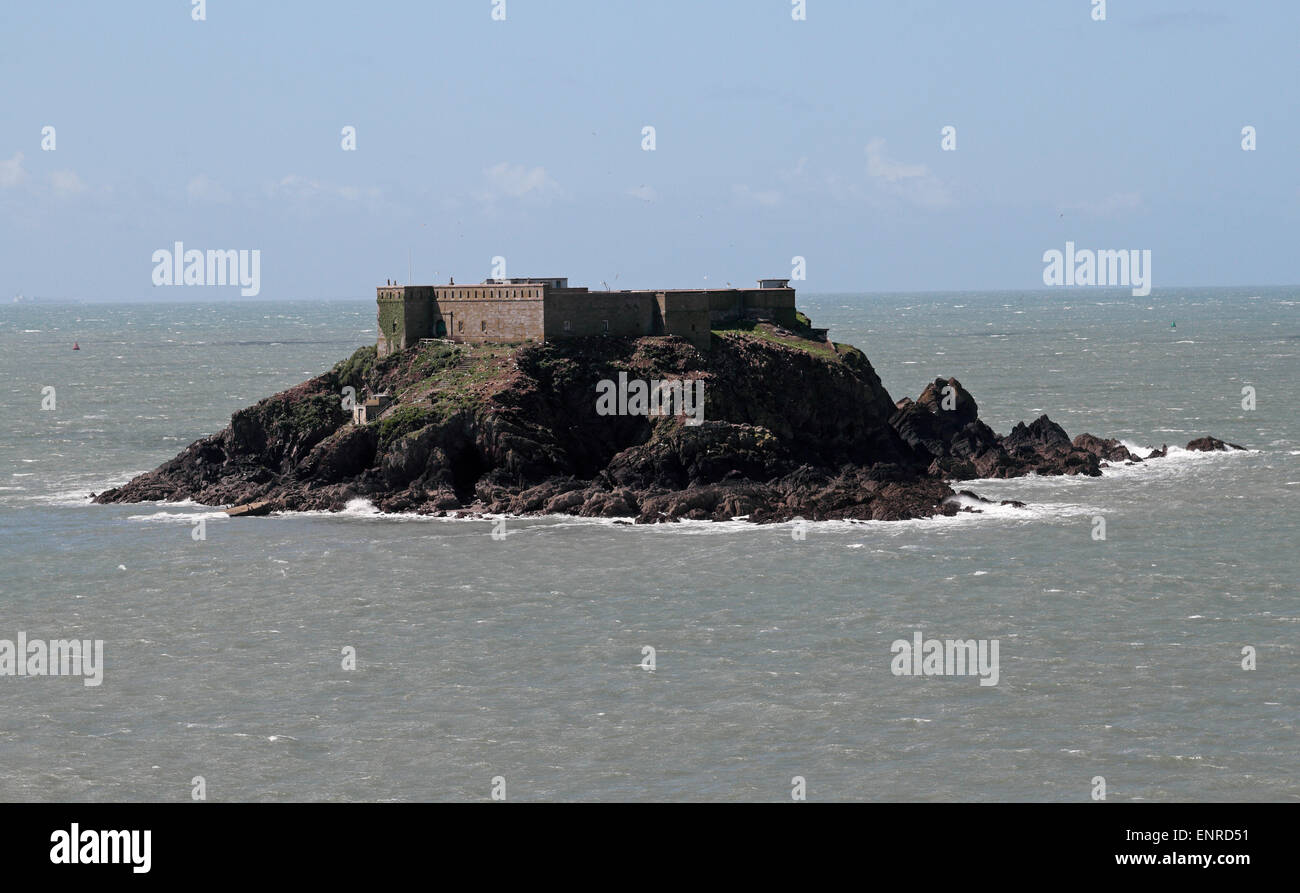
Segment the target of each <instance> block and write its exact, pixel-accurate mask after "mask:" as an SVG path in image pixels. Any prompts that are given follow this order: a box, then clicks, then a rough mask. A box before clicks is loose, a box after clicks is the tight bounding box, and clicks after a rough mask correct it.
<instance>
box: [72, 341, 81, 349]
mask: <svg viewBox="0 0 1300 893" xmlns="http://www.w3.org/2000/svg"><path fill="white" fill-rule="evenodd" d="M72 349H73V350H81V345H80V344H78V343H77V342H75V341H74V342H72Z"/></svg>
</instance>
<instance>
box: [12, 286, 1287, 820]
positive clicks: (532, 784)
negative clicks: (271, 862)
mask: <svg viewBox="0 0 1300 893" xmlns="http://www.w3.org/2000/svg"><path fill="white" fill-rule="evenodd" d="M1298 301H1300V289H1294V288H1292V289H1288V288H1264V287H1259V288H1240V289H1178V290H1174V289H1167V290H1159V289H1157V290H1155V291H1153V292H1152V294H1151V295H1149V296H1147V297H1143V298H1134V297H1132V296H1131V295H1130V294H1128V293H1127V292H1124V291H1110V290H1071V291H1064V290H1055V291H1051V292H1039V293H1034V292H996V293H994V292H987V293H960V294H917V295H897V294H895V295H873V294H851V295H850V294H838V295H801V296H800V306H801V308H802V309H804V310H805V312H807V313H808V314H809V316H811V317H812V319H813V322H814V324H815V325H819V326H829V327H830V330H831V337H832V338H833V339H834V340H836V341H839V342H846V343H851V344H854V345H856V346H858V347H860V348H862V349H863V350H864V351H865V352H866V353H867V355H868V356H869V357H870V359H871V361H872V363H873V364H874V366H875V368H876V370H877V372H878V373H879V374H880V376H881V378H882V380H883V382H884V384H885V386H886V387H887V388H888V389H889V391H890V393H891V395H892V396H893V397H894V398H895V399H899V398H901V397H904V396H912V397H915V396H916V395H917V394H919V393H920V391H921V390H922V388H923V387H924V386H925V384H926V383H927V382H928V381H932V380H933V379H934V378H935V377H936V376H943V377H945V378H946V377H948V376H956V377H957V378H958V379H960V381H961V383H962V384H963V385H964V386H965V387H966V388H967V389H969V390H970V392H971V393H972V394H973V395H974V396H975V398H976V399H977V401H978V402H979V405H980V414H981V416H982V418H983V419H984V420H985V421H987V422H988V423H989V424H990V425H992V426H993V428H994V429H996V430H998V431H999V432H1001V433H1005V432H1006V431H1007V430H1009V428H1010V427H1011V426H1012V425H1013V424H1014V423H1015V422H1017V421H1021V420H1024V421H1032V420H1033V419H1034V418H1036V417H1037V416H1039V415H1041V414H1042V413H1048V414H1049V415H1050V416H1051V417H1052V418H1053V419H1054V420H1056V421H1057V422H1059V423H1060V424H1061V425H1063V426H1064V427H1065V428H1066V430H1067V431H1068V432H1069V433H1070V434H1071V436H1073V435H1076V434H1079V433H1082V432H1084V431H1088V432H1091V433H1093V434H1097V435H1100V436H1107V437H1119V438H1121V439H1123V440H1124V441H1125V442H1126V443H1129V444H1130V445H1132V446H1134V447H1137V446H1140V447H1143V448H1146V447H1148V446H1155V447H1159V446H1160V445H1161V444H1164V443H1168V444H1169V445H1170V447H1171V449H1170V454H1169V457H1168V458H1167V459H1164V460H1160V461H1154V462H1150V463H1144V464H1141V465H1137V466H1132V467H1120V468H1114V469H1110V470H1108V471H1107V473H1106V474H1105V476H1103V477H1101V478H1077V477H1055V478H1023V479H1019V480H1010V481H973V482H967V483H964V484H962V485H960V486H964V487H969V488H971V489H973V490H975V491H977V492H978V493H979V494H981V495H982V496H985V497H988V498H992V499H998V500H1001V499H1015V500H1021V501H1023V502H1025V503H1026V504H1027V507H1026V508H1024V509H1016V508H1012V507H996V508H987V507H985V510H984V511H983V512H982V513H980V514H973V513H964V514H962V515H959V516H958V517H954V518H942V519H935V520H924V521H911V522H900V523H866V524H859V523H821V524H811V525H809V526H808V527H807V528H806V530H800V529H799V528H798V527H797V526H796V525H793V524H783V525H774V526H756V525H750V524H748V523H746V522H744V521H736V522H733V523H726V524H710V523H682V524H673V525H663V526H630V525H624V524H617V523H614V522H613V521H609V520H586V519H576V518H520V519H506V521H505V526H504V536H501V535H500V533H501V528H500V527H499V525H496V524H495V523H494V521H492V520H472V521H471V520H465V521H459V520H443V519H430V518H416V517H401V516H384V515H380V514H378V513H376V512H375V511H374V509H373V508H372V507H371V506H369V505H368V504H367V503H365V502H364V501H357V502H355V503H354V504H353V505H351V506H350V507H349V509H348V511H346V512H342V513H339V514H328V513H300V514H289V515H279V516H272V517H268V518H258V519H242V520H230V519H227V518H226V517H225V515H224V514H223V513H221V512H220V511H219V509H216V508H213V507H205V506H199V505H194V504H191V503H180V504H141V505H114V506H97V505H92V504H90V503H89V501H88V499H87V496H88V494H89V493H91V492H99V491H102V490H104V489H106V488H108V487H110V486H112V485H115V484H121V483H123V482H125V481H126V480H128V479H129V478H130V477H132V476H133V475H135V474H138V473H140V472H143V471H147V470H150V469H152V468H154V467H156V466H157V465H159V464H160V463H162V462H163V461H165V460H167V459H169V458H171V457H172V456H174V455H175V454H176V453H178V452H180V451H181V450H182V449H183V448H184V447H185V446H186V445H188V444H189V443H191V442H192V441H194V440H196V439H198V438H200V437H203V436H205V435H208V434H212V433H215V432H216V431H219V430H220V429H221V428H222V427H224V426H225V425H226V424H227V423H228V421H229V418H230V414H231V413H232V412H233V411H235V410H237V409H240V408H242V407H245V406H248V405H250V404H252V403H254V402H256V401H257V400H259V399H261V398H262V397H265V396H268V395H270V394H273V393H275V392H277V391H279V390H282V389H284V388H286V387H289V386H291V385H294V384H296V383H298V382H300V381H303V380H304V379H306V378H308V377H310V376H313V375H316V374H319V373H321V372H323V371H325V370H326V369H328V368H329V367H330V366H331V365H333V364H334V363H335V362H336V361H338V360H340V359H343V358H345V357H347V356H348V355H349V354H351V352H352V351H353V350H354V349H355V348H356V347H358V346H360V345H362V344H365V343H368V342H369V343H373V341H374V336H375V332H374V325H375V324H374V305H373V302H368V301H355V302H328V301H322V302H315V301H278V302H275V301H242V300H231V301H223V302H212V303H175V304H116V305H114V304H98V303H86V304H80V305H67V304H65V305H18V306H4V307H0V370H2V371H3V374H2V375H0V560H2V561H3V564H2V565H0V568H2V569H0V639H6V640H14V639H15V638H16V637H17V635H18V634H19V633H20V632H21V633H24V634H25V635H26V636H27V637H28V638H30V639H42V640H61V639H79V640H85V641H102V642H103V661H102V662H103V666H102V668H101V672H102V682H101V684H99V685H96V686H87V685H85V684H83V680H82V679H81V678H80V677H74V678H67V677H66V676H59V675H43V676H42V675H37V676H16V675H2V676H0V799H3V800H18V801H47V800H85V801H110V800H126V801H133V800H162V801H172V800H189V799H191V797H192V796H194V792H195V791H196V790H198V789H199V788H200V785H199V784H198V782H197V781H196V780H197V779H200V778H201V779H202V785H201V789H202V793H203V795H204V796H206V797H207V798H208V799H209V800H240V801H270V800H311V801H315V800H322V801H326V800H379V801H390V800H415V801H423V800H486V799H488V798H489V797H490V796H491V793H492V791H493V789H494V779H503V780H504V782H503V784H504V789H505V792H506V796H507V797H508V798H509V799H511V800H661V799H676V800H700V801H704V800H786V801H788V800H789V799H790V797H791V791H792V789H793V785H794V779H795V778H796V777H800V778H802V779H803V780H804V782H805V784H806V791H807V797H808V799H809V800H891V801H950V800H958V801H989V800H1033V801H1048V800H1050V801H1086V800H1089V799H1091V797H1092V796H1093V792H1094V791H1095V790H1097V785H1096V782H1095V779H1097V778H1098V777H1100V778H1103V779H1104V780H1105V787H1106V793H1107V798H1108V799H1110V800H1297V799H1300V773H1298V772H1297V767H1298V766H1300V744H1298V743H1297V734H1296V732H1297V729H1296V726H1297V720H1298V719H1300V711H1298V709H1297V708H1298V698H1297V687H1298V686H1297V680H1300V651H1298V650H1297V638H1298V635H1300V594H1298V593H1297V584H1296V570H1297V549H1298V547H1300V537H1298V536H1297V524H1296V520H1295V514H1296V498H1297V495H1300V421H1297V416H1298V415H1300V414H1298V413H1297V411H1296V398H1295V381H1296V378H1297V373H1300V362H1298V358H1300V316H1298V314H1297V302H1298ZM74 341H76V342H77V343H78V344H79V346H80V348H81V349H80V350H79V351H73V350H71V347H72V344H73V342H74ZM46 388H53V389H54V391H53V392H52V394H51V392H49V391H46V390H45V389H46ZM1246 388H1253V389H1254V393H1255V405H1254V408H1253V409H1250V408H1246V407H1245V406H1243V401H1245V399H1246V396H1245V394H1243V389H1246ZM50 396H53V398H54V407H53V408H52V409H42V403H43V402H47V401H46V398H48V397H50ZM806 399H808V400H817V399H818V395H817V394H816V393H809V394H807V395H806ZM1206 434H1212V435H1215V436H1218V437H1221V438H1224V439H1226V440H1230V441H1233V442H1236V443H1239V444H1242V445H1244V446H1247V447H1249V450H1248V451H1247V452H1231V453H1214V454H1203V453H1196V454H1193V453H1187V452H1186V451H1184V450H1182V449H1180V448H1181V447H1182V446H1183V445H1185V444H1186V443H1187V441H1189V440H1190V439H1192V438H1194V437H1199V436H1202V435H1206ZM1099 518H1100V519H1102V520H1103V522H1104V525H1105V539H1099V538H1097V536H1096V531H1097V530H1098V526H1097V519H1099ZM198 521H203V522H204V523H203V524H202V525H201V526H200V525H198V524H196V522H198ZM200 529H201V530H202V532H203V536H202V537H199V536H197V534H196V531H199V530H200ZM494 529H497V530H498V536H496V537H494V536H493V535H492V533H493V530H494ZM918 632H919V633H921V634H922V635H923V636H924V637H925V638H927V639H928V638H936V639H960V640H968V639H974V640H981V641H990V640H997V641H998V643H999V646H1000V647H999V649H998V652H997V653H998V655H999V658H1000V666H999V672H998V676H997V683H996V685H981V684H980V680H979V679H977V678H976V677H974V676H970V675H965V676H957V675H947V676H937V675H936V676H926V675H919V676H917V675H895V673H894V672H892V671H891V659H892V657H893V654H892V653H891V643H894V642H896V641H898V640H911V639H912V637H913V636H914V634H916V633H918ZM650 649H653V650H650ZM350 655H352V657H350ZM650 658H653V661H652V662H651V660H650ZM353 661H354V662H355V667H354V668H348V667H349V665H350V664H351V663H352V662H353ZM651 663H653V669H652V670H651V669H647V667H649V666H650V665H651ZM1247 666H1253V667H1254V669H1247V668H1246V667H1247ZM495 784H496V789H497V790H500V788H501V785H502V782H500V781H498V782H496V783H495Z"/></svg>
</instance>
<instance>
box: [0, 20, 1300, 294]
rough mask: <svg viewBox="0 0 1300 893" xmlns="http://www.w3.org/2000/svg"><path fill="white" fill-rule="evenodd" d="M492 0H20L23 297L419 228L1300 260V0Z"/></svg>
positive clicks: (890, 282)
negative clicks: (1251, 130) (190, 255)
mask: <svg viewBox="0 0 1300 893" xmlns="http://www.w3.org/2000/svg"><path fill="white" fill-rule="evenodd" d="M493 5H494V2H493V0H419V2H414V0H412V2H405V0H375V2H370V3H354V2H348V3H344V2H307V0H275V2H265V0H208V3H207V20H206V21H201V22H198V21H194V20H193V19H192V18H191V2H190V0H147V2H146V0H141V2H130V3H102V2H89V0H85V2H59V0H42V2H35V0H5V2H4V3H3V4H0V46H3V53H0V82H3V84H4V89H3V100H2V101H0V297H3V299H5V300H7V299H8V297H9V296H11V295H12V294H14V293H17V292H22V293H25V294H27V295H36V296H46V297H54V298H76V299H85V300H90V299H103V300H151V299H152V300H158V299H172V300H175V299H196V300H213V299H226V298H229V299H231V300H237V299H239V297H238V295H239V292H238V289H236V288H206V287H205V288H189V289H155V288H154V287H153V285H152V281H151V274H152V271H153V264H152V262H151V256H152V254H153V252H154V251H155V250H157V249H159V248H164V247H167V248H169V247H170V246H171V245H172V243H174V242H176V241H183V242H184V243H185V244H186V247H187V248H200V249H207V248H222V249H228V248H237V249H238V248H243V249H258V250H260V251H261V253H262V262H261V270H262V289H261V295H260V297H261V298H263V299H275V298H344V297H357V298H365V297H369V296H372V295H373V294H374V292H373V289H374V287H375V285H377V284H380V283H382V282H383V281H384V280H385V279H387V278H395V279H398V280H400V281H405V279H406V276H407V258H408V250H409V251H410V253H411V256H412V258H413V263H414V270H415V279H416V280H417V281H420V282H429V281H435V280H436V281H446V279H447V277H448V276H449V275H452V276H455V277H456V278H457V281H461V282H468V281H477V280H480V279H482V278H484V277H485V276H488V275H490V274H491V260H492V258H493V257H494V256H498V255H500V256H504V257H505V258H506V260H507V270H508V273H509V274H510V275H515V276H521V275H567V276H569V277H571V279H572V280H573V281H574V282H575V283H576V284H586V285H592V286H595V287H599V286H600V283H601V282H602V281H604V282H608V283H609V284H610V285H611V286H613V287H650V286H664V287H703V286H705V285H714V284H721V283H725V282H734V283H741V282H744V283H748V282H750V281H752V280H754V279H756V278H759V277H760V276H788V275H789V274H790V269H791V259H792V258H793V257H794V256H796V255H798V256H802V257H805V258H806V260H807V280H806V282H802V283H796V284H797V285H799V287H801V288H802V289H805V290H810V291H859V292H872V291H909V290H946V289H986V288H1041V287H1042V278H1041V277H1042V270H1043V263H1042V260H1041V258H1042V254H1043V252H1044V251H1046V250H1048V249H1051V248H1058V249H1059V248H1062V247H1063V246H1064V243H1065V241H1066V240H1071V241H1074V242H1076V243H1077V244H1079V245H1080V246H1087V247H1092V248H1117V249H1118V248H1132V249H1149V250H1151V251H1152V254H1153V258H1154V260H1153V275H1154V282H1155V285H1156V287H1157V288H1160V287H1167V286H1173V285H1233V284H1240V285H1247V284H1250V285H1257V284H1290V283H1297V282H1300V252H1298V251H1297V250H1296V247H1295V238H1296V234H1297V233H1298V232H1300V226H1297V224H1300V174H1297V163H1298V162H1300V121H1298V120H1297V116H1296V114H1295V113H1296V110H1297V109H1300V95H1297V94H1300V55H1298V54H1297V49H1296V39H1297V35H1298V34H1300V3H1295V2H1293V0H1285V2H1284V0H1234V2H1226V0H1224V2H1210V0H1177V2H1174V0H1167V2H1166V0H1109V2H1108V4H1107V19H1106V21H1104V22H1097V21H1094V20H1093V19H1092V15H1091V10H1092V0H997V2H993V0H990V2H976V0H908V2H905V3H903V2H899V3H894V2H883V0H807V20H806V21H795V20H793V19H792V17H791V2H790V0H654V2H651V0H507V2H506V19H505V21H494V20H493V18H492V8H493ZM47 125H50V126H54V127H55V128H56V139H57V143H56V148H55V150H54V151H43V150H42V146H41V140H42V128H43V127H45V126H47ZM345 125H352V126H355V127H356V128H357V151H355V152H346V151H343V150H342V148H341V145H340V142H341V139H342V136H341V130H342V128H343V127H344V126H345ZM947 125H952V126H954V127H956V128H957V149H956V151H952V152H945V151H943V150H942V148H941V145H940V141H941V129H942V128H943V127H944V126H947ZM1246 125H1251V126H1254V127H1255V128H1257V133H1258V149H1257V150H1256V151H1254V152H1245V151H1242V148H1241V140H1242V137H1241V129H1242V128H1243V127H1244V126H1246ZM645 126H653V127H654V128H655V129H656V148H655V151H653V152H647V151H644V150H643V149H642V128H643V127H645ZM435 274H436V276H435Z"/></svg>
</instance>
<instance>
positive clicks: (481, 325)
mask: <svg viewBox="0 0 1300 893" xmlns="http://www.w3.org/2000/svg"><path fill="white" fill-rule="evenodd" d="M478 330H479V331H480V332H486V331H487V320H486V319H480V320H479V321H478Z"/></svg>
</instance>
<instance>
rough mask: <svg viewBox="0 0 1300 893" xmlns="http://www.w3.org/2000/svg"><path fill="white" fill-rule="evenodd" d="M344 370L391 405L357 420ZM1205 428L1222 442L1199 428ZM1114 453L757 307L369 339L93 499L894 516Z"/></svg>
mask: <svg viewBox="0 0 1300 893" xmlns="http://www.w3.org/2000/svg"><path fill="white" fill-rule="evenodd" d="M620 374H622V376H623V377H624V378H623V380H626V381H634V380H642V381H648V382H649V381H660V382H662V381H668V382H673V381H676V382H693V381H696V380H698V381H702V382H703V384H704V394H705V400H704V410H703V414H702V420H697V419H696V418H693V417H691V416H689V415H685V414H679V415H660V416H654V415H646V414H623V415H618V414H614V415H609V414H602V413H601V412H600V411H598V408H597V401H596V396H597V384H598V382H601V381H602V380H605V381H619V380H620ZM349 387H351V388H353V389H355V391H356V394H357V395H358V397H360V395H362V394H378V393H381V392H382V393H388V394H391V395H393V396H394V404H393V406H392V407H391V408H389V409H388V410H387V411H386V412H384V414H383V415H382V416H381V417H380V418H379V419H378V420H372V421H370V422H369V423H368V424H364V425H355V424H352V420H351V414H350V412H348V411H347V410H345V409H344V405H343V400H342V395H343V394H344V392H345V388H349ZM681 408H682V407H680V406H679V407H677V409H679V410H680V409H681ZM697 421H699V422H700V423H699V424H696V422H697ZM1202 442H1205V443H1207V444H1220V445H1221V444H1222V441H1217V440H1214V439H1213V438H1204V439H1202V441H1194V442H1193V443H1195V444H1199V443H1202ZM1188 448H1189V449H1192V448H1208V449H1222V448H1226V446H1212V445H1211V446H1203V447H1193V446H1192V445H1189V447H1188ZM1103 461H1105V462H1117V461H1133V462H1136V461H1141V460H1140V459H1139V458H1138V457H1136V456H1134V455H1132V454H1131V453H1130V452H1129V451H1128V450H1127V449H1126V448H1125V447H1124V446H1123V445H1122V444H1119V443H1118V442H1117V441H1114V440H1103V439H1101V438H1097V437H1094V436H1092V435H1090V434H1082V435H1080V436H1079V437H1077V438H1075V439H1074V440H1073V441H1071V440H1070V438H1069V436H1068V435H1067V434H1066V433H1065V431H1064V430H1063V429H1062V428H1061V427H1060V426H1059V425H1057V424H1056V423H1054V422H1052V421H1051V420H1050V419H1049V418H1048V417H1047V416H1042V417H1040V418H1038V419H1036V420H1035V421H1033V422H1031V423H1029V424H1024V423H1020V424H1018V425H1016V426H1015V428H1013V429H1012V431H1011V432H1010V433H1009V434H1007V435H1006V436H1005V437H999V436H998V435H997V434H996V433H994V432H993V430H992V429H991V428H989V427H988V425H986V424H985V423H984V422H982V421H980V419H979V406H978V404H977V403H976V401H975V398H974V397H973V396H972V395H971V394H970V393H969V392H967V391H966V390H965V389H964V388H963V387H962V386H961V383H960V382H958V381H957V380H956V379H955V378H949V379H935V380H934V381H933V382H932V383H931V384H929V385H927V386H926V388H925V389H924V391H923V392H922V393H921V394H920V396H919V397H917V399H915V400H910V399H904V400H901V401H897V402H895V401H894V399H893V398H891V397H890V395H889V394H888V392H887V391H886V390H885V388H884V386H883V385H882V384H881V381H880V378H879V376H878V375H877V374H876V372H875V370H874V369H873V368H872V366H871V364H870V362H869V361H868V360H867V358H866V357H865V356H864V355H863V354H862V353H861V352H859V351H857V350H855V349H854V348H852V347H849V346H847V345H832V344H830V343H829V342H826V341H818V340H814V339H806V338H800V337H798V336H796V335H793V334H792V333H790V332H787V331H777V330H774V329H770V328H766V327H763V326H756V327H753V328H751V329H749V330H747V331H727V332H715V333H714V336H713V343H712V348H711V349H710V350H709V351H707V352H702V351H700V350H698V349H697V348H696V347H694V346H693V345H692V344H691V343H690V342H688V341H686V340H684V339H681V338H675V337H647V338H589V339H569V340H563V341H555V342H548V343H545V344H535V345H527V346H522V347H513V348H512V347H508V346H504V345H496V346H482V345H480V346H471V345H446V344H432V345H425V346H422V347H420V348H415V349H411V350H407V351H403V352H401V353H398V354H394V355H392V356H389V357H385V358H384V359H382V360H378V359H376V356H375V349H374V348H373V347H369V348H362V349H361V350H359V351H357V352H356V354H354V355H353V356H352V357H351V358H350V359H348V360H346V361H344V362H342V363H340V364H338V365H337V366H335V367H334V368H333V369H331V370H330V371H329V372H327V373H325V374H324V375H321V376H319V377H317V378H314V379H312V380H310V381H307V382H304V383H303V384H300V385H298V386H296V387H294V388H290V389H289V390H287V391H285V392H283V393H281V394H277V395H275V396H273V397H269V398H267V399H265V400H263V401H261V402H260V403H258V404H256V405H255V406H252V407H249V408H247V409H243V410H240V411H238V412H236V413H235V414H234V416H233V417H232V418H231V423H230V426H229V427H227V428H226V429H225V430H223V431H221V432H219V433H217V434H215V435H212V436H211V437H206V438H204V439H202V440H199V441H197V442H195V443H193V444H191V445H190V446H189V447H187V448H186V449H185V450H184V451H183V452H182V453H181V454H180V455H178V456H176V457H175V458H174V459H171V460H170V461H168V462H166V463H164V464H163V465H162V466H160V467H159V468H158V469H156V470H155V471H152V472H149V473H147V474H143V475H141V476H139V477H137V478H135V479H134V480H132V481H131V482H130V483H128V484H126V485H125V486H123V487H120V488H117V489H114V490H110V491H108V492H105V493H102V494H100V495H99V496H97V497H95V501H96V502H99V503H114V502H141V501H173V500H180V499H193V500H194V501H196V502H199V503H202V504H206V505H230V506H236V507H241V506H253V505H256V506H257V512H262V511H263V510H269V507H274V508H275V509H277V510H305V509H325V510H339V509H341V508H343V507H344V506H346V505H347V503H348V502H350V501H351V500H354V499H367V500H369V501H370V502H372V503H373V504H374V505H375V506H376V507H377V508H379V509H380V510H382V511H389V512H419V513H439V514H442V513H462V514H463V513H498V512H499V513H509V514H516V515H527V514H571V515H581V516H587V517H602V518H635V519H636V521H637V522H639V523H657V522H663V521H676V520H683V519H698V520H727V519H731V518H738V517H744V518H748V519H749V520H751V521H755V522H764V523H766V522H779V521H787V520H790V519H794V518H805V519H808V520H826V519H855V520H902V519H908V518H922V517H929V516H932V515H944V514H953V513H955V512H957V511H969V510H978V509H972V508H970V507H966V508H963V507H962V505H961V504H960V501H958V500H954V498H953V497H954V493H953V490H952V488H951V487H950V486H949V484H948V481H953V480H967V479H973V478H1006V477H1015V476H1019V475H1024V474H1030V473H1036V474H1072V475H1073V474H1085V475H1097V474H1100V473H1101V471H1100V468H1101V463H1102V462H1103ZM254 513H255V512H253V511H251V510H249V511H236V512H235V514H254Z"/></svg>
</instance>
